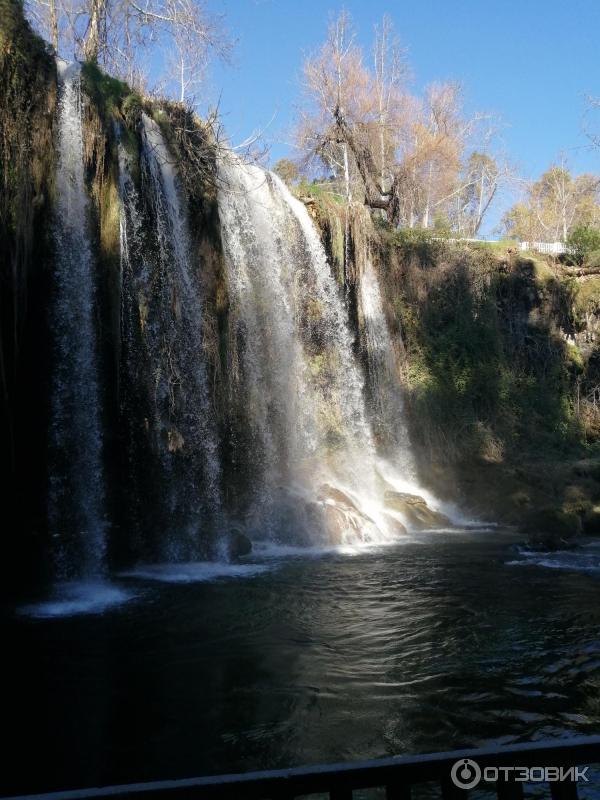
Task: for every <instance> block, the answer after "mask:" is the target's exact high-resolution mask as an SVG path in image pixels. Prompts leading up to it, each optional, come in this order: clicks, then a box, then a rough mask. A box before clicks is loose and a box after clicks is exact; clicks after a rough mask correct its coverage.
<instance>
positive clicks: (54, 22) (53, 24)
mask: <svg viewBox="0 0 600 800" xmlns="http://www.w3.org/2000/svg"><path fill="white" fill-rule="evenodd" d="M50 29H51V33H52V47H54V52H55V53H58V17H57V16H56V0H50Z"/></svg>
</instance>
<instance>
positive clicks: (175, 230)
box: [119, 114, 221, 561]
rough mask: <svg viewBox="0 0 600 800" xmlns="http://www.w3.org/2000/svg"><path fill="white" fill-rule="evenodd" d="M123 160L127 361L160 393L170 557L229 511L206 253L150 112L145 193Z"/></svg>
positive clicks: (156, 412)
mask: <svg viewBox="0 0 600 800" xmlns="http://www.w3.org/2000/svg"><path fill="white" fill-rule="evenodd" d="M119 161H120V192H121V202H122V211H121V269H122V280H123V292H122V297H123V310H122V316H123V320H124V323H123V330H124V334H123V335H124V338H125V344H126V350H127V353H128V363H127V365H126V369H127V370H128V371H129V379H130V382H132V383H134V384H135V383H137V384H138V390H139V393H140V395H143V394H144V390H143V388H140V385H139V384H140V383H145V384H146V387H145V393H146V396H149V397H150V398H151V409H150V414H151V419H149V420H148V423H149V426H150V435H151V436H152V437H153V448H154V453H155V454H156V456H157V460H158V465H157V467H158V468H157V470H156V474H155V478H154V479H155V483H156V486H155V487H153V490H154V491H156V489H158V491H159V493H160V498H161V503H160V508H161V511H162V518H161V519H160V524H161V526H162V527H163V530H162V531H161V532H160V538H159V547H158V549H159V551H160V553H161V555H162V557H163V558H166V559H169V560H173V561H181V560H189V559H197V558H199V557H201V556H206V555H208V554H209V552H208V550H209V549H210V544H209V543H210V540H211V533H212V532H213V531H214V530H215V529H216V528H218V525H219V520H220V515H221V489H220V479H221V475H220V473H221V469H220V461H219V452H218V436H217V431H216V423H215V415H214V412H213V409H212V403H211V394H210V391H209V384H208V375H207V370H206V356H205V353H204V348H203V335H204V332H203V325H202V315H203V311H202V291H201V286H200V282H199V274H198V262H197V260H196V261H195V260H194V258H193V253H192V244H191V238H190V233H189V230H188V221H187V207H186V205H185V203H184V199H183V195H182V193H181V190H180V187H179V185H178V178H177V174H176V172H175V169H174V166H173V158H172V156H171V154H170V152H169V150H168V148H167V145H166V144H165V141H164V139H163V136H162V134H161V131H160V128H159V127H158V125H157V124H156V123H155V122H154V121H153V120H152V119H150V118H149V117H148V116H146V115H145V114H144V115H143V117H142V154H141V168H142V173H141V174H142V191H141V193H138V191H137V190H136V188H135V185H134V183H133V181H132V179H131V176H130V174H129V171H128V165H127V158H126V157H125V154H124V151H123V148H122V147H121V148H120V158H119ZM144 203H145V205H144ZM133 331H135V335H134V333H133ZM151 491H152V490H151ZM213 554H214V553H213Z"/></svg>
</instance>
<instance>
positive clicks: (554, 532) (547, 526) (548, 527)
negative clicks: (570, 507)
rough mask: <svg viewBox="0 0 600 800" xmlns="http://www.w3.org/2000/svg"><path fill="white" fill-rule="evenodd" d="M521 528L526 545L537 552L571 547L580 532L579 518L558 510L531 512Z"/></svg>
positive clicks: (546, 509) (544, 509)
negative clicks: (523, 531)
mask: <svg viewBox="0 0 600 800" xmlns="http://www.w3.org/2000/svg"><path fill="white" fill-rule="evenodd" d="M523 528H524V530H525V532H526V533H527V534H528V540H527V541H528V544H529V546H530V547H532V548H534V549H538V550H561V549H564V548H567V547H572V546H573V545H574V544H575V540H576V539H577V537H578V536H579V535H580V534H581V532H582V524H581V517H580V516H579V515H578V514H575V513H573V512H570V511H563V510H562V509H560V508H552V507H549V508H541V509H538V510H537V511H533V512H531V514H529V515H528V517H527V518H526V520H525V522H524V524H523Z"/></svg>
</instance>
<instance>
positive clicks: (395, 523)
mask: <svg viewBox="0 0 600 800" xmlns="http://www.w3.org/2000/svg"><path fill="white" fill-rule="evenodd" d="M385 521H386V523H387V526H388V529H389V530H390V531H392V532H393V533H395V534H396V536H406V533H407V530H406V528H405V526H404V525H403V524H402V523H401V522H400V520H399V519H396V517H393V516H392V515H391V514H385Z"/></svg>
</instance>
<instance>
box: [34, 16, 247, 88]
mask: <svg viewBox="0 0 600 800" xmlns="http://www.w3.org/2000/svg"><path fill="white" fill-rule="evenodd" d="M28 12H29V15H30V17H31V19H32V20H33V21H34V23H35V24H36V26H37V27H38V29H39V30H40V31H41V33H42V34H43V35H46V36H50V37H51V38H52V42H53V45H54V47H55V49H56V50H57V52H62V53H64V55H65V56H66V57H67V58H71V57H72V55H73V53H75V55H77V56H79V57H82V58H84V59H86V60H88V61H96V62H98V63H100V64H102V65H103V66H104V67H106V68H107V69H108V70H109V71H110V72H111V73H113V74H116V75H118V76H119V77H122V78H123V79H125V80H127V81H128V82H129V83H130V85H132V86H133V87H134V88H141V87H142V86H143V85H144V83H145V80H144V76H143V73H144V72H145V67H146V63H145V59H146V58H147V56H148V52H149V51H150V50H159V51H162V53H163V56H164V60H165V62H166V63H167V65H168V66H169V67H171V68H172V67H173V62H175V64H176V69H175V70H173V69H171V72H170V74H168V75H167V76H166V80H165V82H164V85H165V86H167V87H168V88H169V89H171V92H170V94H171V95H174V96H176V97H177V98H178V99H179V100H181V101H187V100H188V99H189V96H190V93H191V90H192V87H195V86H197V85H198V84H199V82H200V81H201V79H202V77H203V75H204V73H205V69H206V64H207V61H208V58H209V55H210V54H216V55H217V56H218V57H222V58H226V57H227V56H228V54H229V52H230V48H231V43H230V41H229V39H228V38H227V36H226V35H225V33H224V30H223V24H222V18H221V17H219V16H215V15H212V14H211V13H209V11H208V9H207V7H206V5H205V3H204V0H28ZM175 87H176V88H175Z"/></svg>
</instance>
